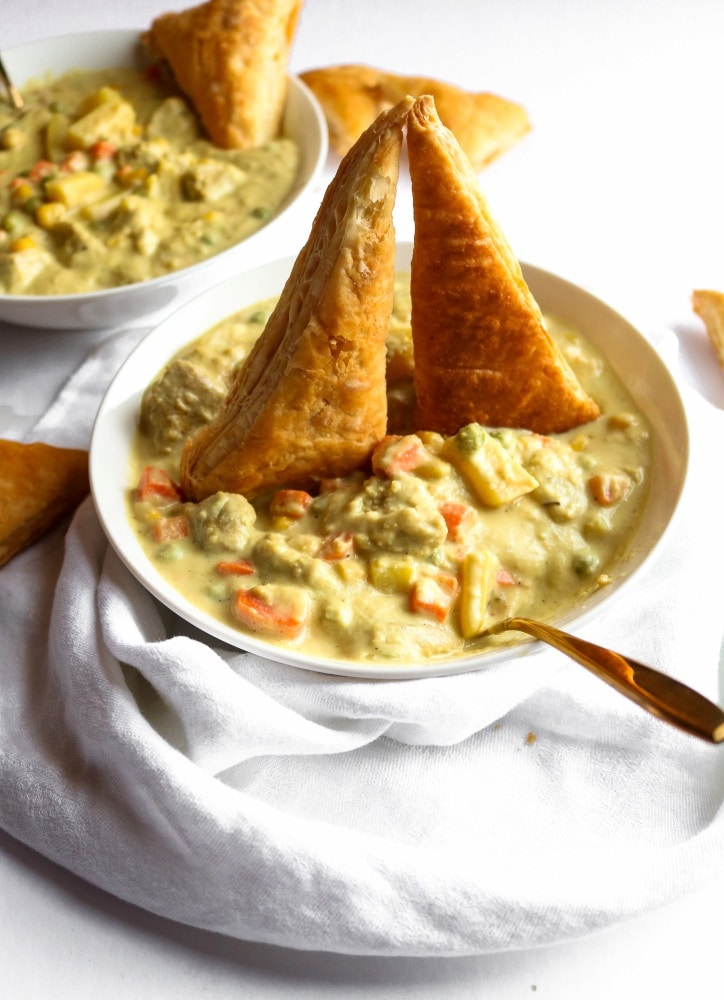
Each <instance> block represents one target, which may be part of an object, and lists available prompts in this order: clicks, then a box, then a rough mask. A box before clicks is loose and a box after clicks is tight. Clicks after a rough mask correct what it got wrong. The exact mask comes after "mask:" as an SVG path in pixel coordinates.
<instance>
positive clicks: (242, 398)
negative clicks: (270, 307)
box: [181, 98, 412, 500]
mask: <svg viewBox="0 0 724 1000" xmlns="http://www.w3.org/2000/svg"><path fill="white" fill-rule="evenodd" d="M411 104H412V99H411V98H408V99H406V100H404V101H401V102H400V103H399V104H398V105H397V106H395V107H394V108H392V109H391V110H390V111H388V112H387V113H386V114H384V115H381V116H380V118H379V119H378V120H377V121H376V122H375V123H374V125H372V126H371V127H370V128H369V129H368V130H367V131H366V132H365V133H364V134H363V135H362V136H361V138H360V139H359V141H358V142H357V143H356V145H355V146H353V148H352V149H351V150H350V152H349V153H348V154H347V156H346V157H345V159H344V160H343V161H342V163H341V164H340V166H339V169H338V171H337V174H336V176H335V178H334V180H333V181H332V183H331V184H330V186H329V188H328V189H327V192H326V194H325V196H324V199H323V200H322V204H321V206H320V208H319V211H318V213H317V216H316V218H315V220H314V223H313V225H312V230H311V233H310V236H309V239H308V241H307V243H306V245H305V246H304V248H303V249H302V251H301V252H300V254H299V256H298V257H297V259H296V261H295V264H294V267H293V268H292V272H291V274H290V276H289V278H288V280H287V283H286V285H285V287H284V289H283V291H282V294H281V297H280V299H279V302H278V303H277V306H276V308H275V309H274V311H273V312H272V315H271V316H270V317H269V320H268V321H267V324H266V327H265V328H264V332H263V333H262V335H261V337H260V338H259V340H258V341H257V342H256V344H255V345H254V348H253V350H252V352H251V353H250V355H249V357H248V358H247V360H246V362H245V364H244V365H243V366H242V367H241V369H240V370H239V372H237V374H236V377H235V379H234V382H233V384H232V386H231V389H230V392H229V394H228V396H227V398H226V400H225V402H224V404H223V406H222V409H221V412H220V413H219V415H218V416H217V418H216V419H215V420H214V421H213V422H212V423H211V424H209V425H207V426H206V427H204V428H202V429H201V430H200V431H199V432H197V434H196V435H194V436H193V437H192V438H190V439H189V441H187V443H186V446H185V448H184V452H183V455H182V462H181V477H182V485H183V488H184V490H185V492H186V494H187V495H188V496H189V497H190V498H191V499H194V500H200V499H202V498H203V497H206V496H209V495H211V494H213V493H215V492H217V491H219V490H223V491H227V492H233V493H242V494H244V495H245V496H247V497H252V496H256V495H258V494H260V493H263V492H264V491H266V490H268V489H272V488H275V487H278V486H282V485H294V486H298V487H299V486H309V485H311V484H313V483H314V482H315V481H318V480H320V479H323V478H327V477H335V476H340V475H344V474H346V473H348V472H350V471H352V470H353V469H356V468H358V467H359V466H360V465H361V464H362V463H363V462H364V461H365V459H367V457H368V456H369V454H370V452H371V450H372V448H373V446H374V444H375V443H376V442H377V441H379V440H380V439H381V438H382V437H383V436H384V434H385V431H386V421H387V399H386V386H385V365H386V352H385V336H386V333H387V328H388V325H389V321H390V316H391V313H392V301H393V291H394V279H395V232H394V227H393V223H392V209H393V205H394V200H395V193H396V188H397V180H398V173H399V162H400V151H401V146H402V134H403V127H404V124H405V121H406V119H407V112H408V110H409V108H410V106H411Z"/></svg>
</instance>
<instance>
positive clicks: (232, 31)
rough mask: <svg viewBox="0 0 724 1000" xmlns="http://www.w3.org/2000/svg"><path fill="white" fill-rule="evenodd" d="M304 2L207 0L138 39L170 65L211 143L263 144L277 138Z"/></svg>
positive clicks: (156, 24)
mask: <svg viewBox="0 0 724 1000" xmlns="http://www.w3.org/2000/svg"><path fill="white" fill-rule="evenodd" d="M301 6H302V0H208V2H207V3H203V4H201V5H200V6H198V7H191V8H189V9H188V10H183V11H179V12H178V13H176V12H170V13H167V14H161V15H160V16H159V17H157V18H156V19H155V20H154V21H153V22H152V24H151V28H150V30H149V31H148V32H146V33H145V35H143V36H142V40H143V42H144V44H145V45H146V47H147V48H148V50H149V51H150V53H151V54H152V55H153V56H161V57H163V59H165V60H166V62H167V63H168V64H169V66H170V67H171V70H172V72H173V75H174V77H175V79H176V82H177V83H178V85H179V87H180V88H181V90H183V92H184V93H185V94H186V96H187V97H188V98H189V100H190V101H191V103H192V104H193V106H194V109H195V110H196V113H197V114H198V116H199V118H200V119H201V121H202V123H203V125H204V127H205V128H206V131H207V132H208V133H209V137H210V138H211V140H212V142H214V143H215V144H216V145H217V146H221V147H222V148H224V149H246V148H250V147H254V146H260V145H262V144H263V143H265V142H268V141H269V140H270V139H273V138H275V137H276V136H277V134H278V132H279V127H280V124H281V117H282V110H283V107H284V101H285V99H286V88H287V64H288V61H289V52H290V50H291V46H292V42H293V40H294V35H295V32H296V27H297V21H298V19H299V12H300V9H301Z"/></svg>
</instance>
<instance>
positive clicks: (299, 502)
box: [269, 490, 312, 521]
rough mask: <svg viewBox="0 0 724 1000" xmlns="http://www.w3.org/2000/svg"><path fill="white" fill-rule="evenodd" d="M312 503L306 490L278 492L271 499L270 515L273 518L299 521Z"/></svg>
mask: <svg viewBox="0 0 724 1000" xmlns="http://www.w3.org/2000/svg"><path fill="white" fill-rule="evenodd" d="M311 502H312V496H311V494H309V493H307V492H306V491H305V490H277V491H276V493H275V494H274V496H273V497H272V498H271V503H270V504H269V513H270V514H271V515H272V517H290V518H292V519H293V520H295V521H298V520H299V519H300V518H301V517H304V512H305V511H306V509H307V507H308V506H309V505H310V503H311Z"/></svg>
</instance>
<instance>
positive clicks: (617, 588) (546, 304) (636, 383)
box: [90, 243, 689, 680]
mask: <svg viewBox="0 0 724 1000" xmlns="http://www.w3.org/2000/svg"><path fill="white" fill-rule="evenodd" d="M411 256H412V245H411V244H410V243H399V244H398V246H397V268H398V270H400V271H405V270H408V269H409V267H410V261H411ZM293 263H294V260H293V259H292V258H289V259H285V260H277V261H272V262H270V263H268V264H265V265H262V266H261V267H257V268H255V269H254V270H252V271H246V272H245V273H243V274H240V275H238V276H237V277H236V278H234V279H233V280H230V281H225V282H223V283H222V284H220V285H218V286H216V287H214V288H212V289H209V290H207V291H206V292H204V293H203V294H201V295H199V296H197V297H196V298H195V299H194V300H193V301H191V302H187V303H186V304H185V305H183V306H182V307H181V308H180V309H179V310H177V311H176V312H174V313H173V314H172V315H171V316H169V317H167V318H166V319H165V320H164V321H163V322H162V323H161V324H160V325H159V326H157V327H156V329H155V330H153V331H152V332H151V333H150V334H149V335H148V336H147V337H146V338H145V339H144V340H142V341H141V343H140V344H139V345H138V347H137V348H136V349H135V351H134V352H133V353H132V354H131V355H130V356H129V357H128V358H127V360H126V361H125V362H124V364H123V365H122V366H121V368H120V370H119V371H118V373H117V375H116V376H115V377H114V379H113V381H112V382H111V384H110V386H109V388H108V391H107V393H106V395H105V397H104V399H103V401H102V403H101V405H100V408H99V410H98V415H97V417H96V422H95V426H94V430H93V435H92V440H91V446H90V478H91V492H92V496H93V501H94V504H95V507H96V511H97V512H98V516H99V518H100V521H101V524H102V525H103V529H104V531H105V532H106V535H107V536H108V538H109V540H110V542H111V544H112V546H113V548H114V549H115V550H116V552H117V553H118V555H119V556H120V558H121V560H122V561H123V562H124V563H125V565H126V566H127V567H128V569H129V570H130V571H131V573H133V575H134V576H135V577H136V578H137V579H138V580H140V582H141V583H142V584H143V585H144V586H145V587H146V589H147V590H148V591H149V592H150V593H151V594H153V595H154V596H155V597H156V598H158V600H160V601H161V602H162V603H163V604H165V605H166V606H167V607H169V608H170V609H171V610H172V611H174V612H175V613H176V614H177V615H179V616H180V617H181V618H183V619H185V620H186V621H188V622H190V623H191V624H192V625H194V626H196V627H197V628H199V629H201V630H202V631H204V632H206V633H207V634H208V635H210V636H215V637H216V638H217V639H221V640H223V641H224V642H226V643H228V644H229V645H231V646H236V647H238V648H241V649H245V650H248V651H249V652H252V653H258V654H259V655H261V656H265V657H267V658H268V659H272V660H278V661H280V662H282V663H287V664H290V665H292V666H296V667H301V668H303V669H306V670H313V671H318V672H321V673H329V674H337V675H341V676H348V677H363V678H368V679H372V678H374V679H377V680H400V679H409V678H414V677H431V676H439V675H444V674H455V673H462V672H465V671H469V670H479V669H481V668H483V667H485V666H487V665H489V664H491V663H495V662H499V661H501V660H507V659H511V658H513V657H516V656H519V655H521V652H523V651H525V652H526V653H531V652H535V651H537V650H540V649H541V648H542V645H541V644H540V643H538V642H530V640H527V639H525V640H522V643H523V644H521V643H514V644H512V645H507V644H506V645H505V646H503V647H497V648H493V649H490V650H482V651H480V650H479V651H475V652H469V653H466V654H462V655H461V654H458V653H454V654H451V655H449V656H446V657H439V658H433V659H430V660H428V661H425V662H419V661H418V662H415V661H413V662H401V661H397V660H395V661H385V662H384V663H381V662H373V661H360V662H354V661H349V660H344V659H334V658H331V657H330V658H324V657H314V656H311V655H310V654H308V653H304V652H302V651H300V650H296V649H294V648H292V647H288V646H287V647H285V646H281V645H279V644H276V643H273V642H268V641H265V640H264V639H262V638H260V637H258V636H253V635H251V634H249V633H248V632H244V631H243V630H242V629H240V628H239V629H237V628H234V627H233V626H232V625H226V624H224V623H223V622H222V621H220V620H218V619H216V618H213V617H211V616H210V615H207V614H206V613H204V612H202V611H200V610H199V609H198V608H197V607H196V606H195V605H194V604H192V603H191V602H190V601H189V600H188V599H187V598H185V597H184V596H183V595H182V594H181V593H179V591H177V590H175V589H174V588H173V587H172V586H171V584H170V583H168V582H167V581H166V580H165V579H164V578H163V577H162V576H161V574H160V573H159V572H158V571H157V569H156V567H155V566H154V565H153V563H152V562H151V561H150V559H149V558H148V557H147V555H146V553H145V552H144V550H143V548H142V547H141V543H140V541H139V539H138V537H137V535H136V534H135V532H134V530H133V528H132V526H131V523H130V521H129V518H128V510H127V499H128V491H129V489H130V488H131V487H132V484H131V483H130V482H129V481H128V468H129V463H128V456H129V452H130V448H131V445H132V441H133V437H134V435H135V432H136V426H137V419H138V411H139V406H140V402H141V396H142V394H143V391H144V389H145V388H146V386H147V385H148V383H149V382H150V381H151V380H152V379H153V377H154V376H155V374H156V373H157V372H159V371H160V370H161V369H162V368H163V366H164V365H165V364H166V363H167V362H168V361H169V360H170V359H171V357H172V356H173V355H174V354H176V353H177V352H178V351H180V350H181V348H183V347H184V346H185V345H186V344H188V343H189V342H190V341H192V340H195V339H196V338H197V337H199V336H200V335H201V334H202V333H204V332H205V331H206V330H208V329H210V328H211V327H212V326H214V325H215V324H216V323H219V322H221V320H223V319H225V318H226V317H227V316H230V315H232V314H233V313H235V312H237V311H238V310H240V309H243V308H246V307H248V306H251V305H253V304H254V303H255V302H258V301H260V300H262V299H265V298H268V297H271V296H273V295H278V294H279V293H280V292H281V290H282V288H283V286H284V283H285V281H286V279H287V277H288V276H289V273H290V271H291V269H292V265H293ZM523 272H524V275H525V279H526V282H527V283H528V285H529V287H530V290H531V292H532V293H533V295H534V297H535V299H536V301H537V302H538V304H539V305H540V307H541V309H542V310H543V312H545V313H548V314H549V315H552V316H555V317H557V318H558V319H560V320H562V321H564V322H567V323H569V324H570V325H572V326H573V327H574V328H576V329H578V330H580V331H581V332H582V333H583V334H584V335H585V336H586V337H587V338H588V339H589V340H590V341H591V343H593V344H594V345H595V346H596V347H598V348H599V349H600V350H601V351H602V352H603V353H604V354H605V356H606V358H607V360H608V362H609V364H611V366H612V367H613V368H614V370H615V371H616V373H617V374H618V376H619V378H620V379H621V380H622V382H623V383H624V385H625V386H626V387H627V389H628V390H629V392H630V393H631V396H632V397H633V399H634V401H635V403H636V404H637V406H638V408H639V409H640V410H641V411H642V413H643V414H644V416H645V417H646V418H647V420H648V421H649V424H650V427H651V437H652V446H653V457H652V470H651V482H650V486H649V491H648V496H647V499H646V508H645V510H644V511H643V514H642V516H641V518H640V520H639V523H638V525H637V528H636V532H635V536H634V538H633V539H632V541H631V542H630V543H629V544H628V546H627V549H626V551H625V552H624V553H622V554H621V558H620V560H619V562H618V563H617V565H616V567H615V568H613V569H612V570H611V573H612V577H613V579H612V582H611V584H610V585H609V586H607V587H604V588H602V589H600V590H598V591H597V592H596V593H595V594H593V595H591V596H590V597H589V598H587V599H586V600H585V601H582V602H581V603H580V604H579V605H577V606H576V607H573V608H571V609H570V610H569V611H568V612H567V613H566V614H563V615H561V616H560V617H558V618H557V620H556V622H555V624H557V625H560V626H562V627H566V628H570V629H575V628H578V627H580V626H581V625H582V624H583V623H584V622H586V621H588V620H589V619H591V618H593V617H594V616H597V615H599V614H602V613H603V612H604V611H608V610H609V608H610V607H611V606H612V605H613V604H615V603H616V601H617V600H619V599H620V598H621V596H622V595H623V594H625V593H628V592H629V590H630V588H631V586H633V585H634V582H635V580H636V579H637V578H638V576H639V575H640V572H641V570H642V568H643V567H644V566H645V565H646V564H648V562H649V561H650V559H651V557H652V556H653V554H654V553H655V552H656V551H658V550H659V549H660V548H661V546H662V544H663V541H664V539H665V536H666V535H667V533H668V530H669V527H670V525H671V523H672V519H673V517H674V514H675V512H676V510H677V509H678V507H679V500H680V497H681V493H682V490H683V488H684V482H685V479H686V473H687V468H688V455H689V432H688V425H687V420H686V412H685V410H684V406H683V403H682V400H681V397H680V395H679V392H678V389H677V388H676V384H675V382H674V380H673V378H672V376H671V374H670V373H669V371H668V369H667V367H666V365H665V364H664V362H663V360H662V359H661V357H660V356H659V354H658V353H657V352H656V351H655V350H654V348H653V347H652V346H651V345H650V343H649V342H648V341H647V340H646V338H645V337H644V336H643V334H641V333H640V332H639V331H638V330H637V329H636V328H635V327H634V326H633V325H632V324H631V323H630V322H628V320H626V319H625V318H624V317H623V316H621V315H620V314H619V313H617V312H616V311H615V310H614V309H612V308H611V307H610V306H609V305H607V304H606V303H605V302H603V301H601V300H600V299H598V298H596V297H595V296H594V295H592V294H591V293H590V292H588V291H585V290H584V289H582V288H580V287H578V286H577V285H573V284H571V283H570V282H568V281H565V280H564V279H563V278H560V277H558V276H557V275H554V274H551V273H550V272H548V271H544V270H541V269H540V268H537V267H533V266H531V265H525V264H524V265H523Z"/></svg>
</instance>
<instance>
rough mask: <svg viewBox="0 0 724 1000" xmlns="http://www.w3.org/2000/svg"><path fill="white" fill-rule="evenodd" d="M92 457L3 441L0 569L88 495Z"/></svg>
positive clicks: (69, 450)
mask: <svg viewBox="0 0 724 1000" xmlns="http://www.w3.org/2000/svg"><path fill="white" fill-rule="evenodd" d="M89 489H90V487H89V483H88V452H87V451H83V450H80V449H76V448H54V447H52V446H51V445H48V444H42V443H41V442H37V443H34V444H22V443H21V442H19V441H7V440H0V566H2V565H3V564H4V563H6V562H7V561H8V560H9V559H12V557H13V556H14V555H16V554H17V553H18V552H20V551H21V549H24V548H26V547H27V546H28V545H31V544H32V543H33V542H34V541H36V540H37V539H38V538H40V536H41V535H44V534H45V532H46V531H49V530H50V528H52V527H53V525H55V524H56V523H57V522H58V521H60V519H61V518H62V517H65V515H66V514H70V513H71V512H72V511H73V510H75V508H76V507H77V506H78V504H79V503H80V502H81V500H83V498H84V497H85V496H86V495H87V494H88V491H89Z"/></svg>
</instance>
